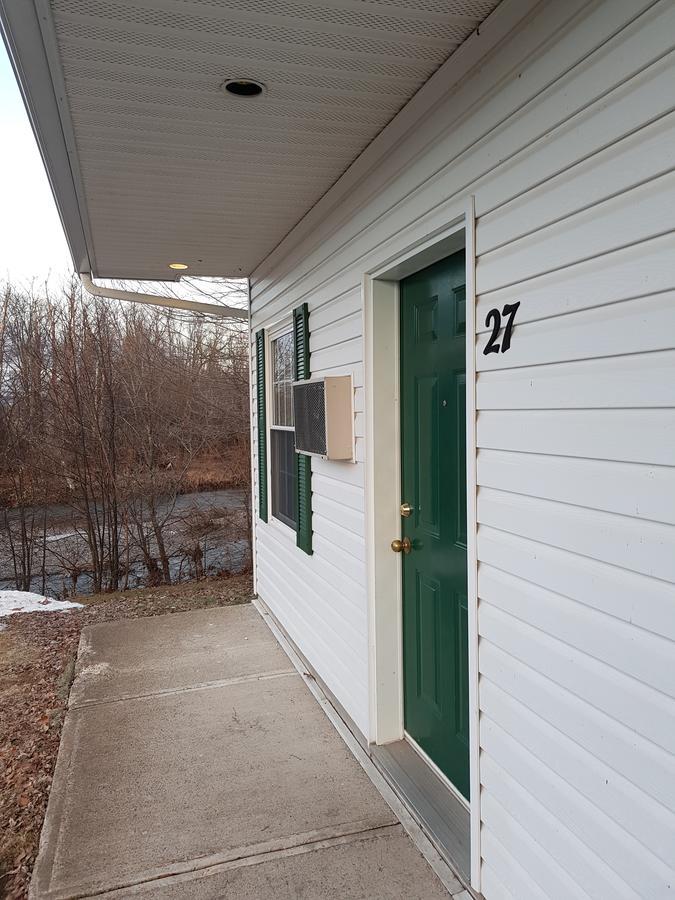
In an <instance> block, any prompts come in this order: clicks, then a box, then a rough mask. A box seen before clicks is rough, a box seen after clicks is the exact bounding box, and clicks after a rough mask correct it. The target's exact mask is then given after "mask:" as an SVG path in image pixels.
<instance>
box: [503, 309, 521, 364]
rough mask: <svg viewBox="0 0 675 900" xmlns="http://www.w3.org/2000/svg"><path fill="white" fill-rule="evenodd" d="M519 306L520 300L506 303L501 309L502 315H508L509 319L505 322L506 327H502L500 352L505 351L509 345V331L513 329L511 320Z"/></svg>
mask: <svg viewBox="0 0 675 900" xmlns="http://www.w3.org/2000/svg"><path fill="white" fill-rule="evenodd" d="M519 306H520V300H519V301H518V302H517V303H507V304H506V306H505V307H504V309H503V310H502V315H503V316H508V317H509V320H508V322H507V323H506V328H505V329H504V339H503V340H502V353H506V351H507V350H508V349H509V347H510V346H511V332H512V331H513V320H514V319H515V317H516V313H517V312H518V307H519Z"/></svg>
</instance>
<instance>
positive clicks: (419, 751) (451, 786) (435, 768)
mask: <svg viewBox="0 0 675 900" xmlns="http://www.w3.org/2000/svg"><path fill="white" fill-rule="evenodd" d="M403 740H404V741H407V742H408V743H409V744H410V746H411V747H412V748H413V750H414V751H415V752H416V753H417V755H418V756H420V757H421V758H422V761H423V762H424V763H426V764H427V766H429V768H430V769H431V771H432V772H433V773H434V775H435V776H436V778H438V780H439V781H440V782H441V784H442V785H443V786H444V787H445V788H446V789H447V790H449V791H450V793H451V794H452V795H453V797H454V798H455V800H457V802H458V803H461V804H462V806H463V807H464V808H465V809H466V811H467V812H469V811H470V809H471V807H470V806H469V801H468V800H467V799H466V797H465V796H464V795H463V794H460V792H459V791H458V790H457V788H456V787H455V785H454V784H453V783H452V782H451V781H450V779H449V778H448V776H447V775H446V774H445V772H442V771H441V770H440V769H439V768H438V766H437V765H436V763H435V762H434V761H433V759H432V758H431V757H430V756H429V755H428V754H427V753H425V752H424V750H422V748H421V747H420V745H419V744H418V743H417V741H416V740H415V738H414V737H411V736H410V735H409V734H408V732H407V731H404V732H403Z"/></svg>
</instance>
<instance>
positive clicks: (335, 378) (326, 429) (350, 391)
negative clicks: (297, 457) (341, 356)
mask: <svg viewBox="0 0 675 900" xmlns="http://www.w3.org/2000/svg"><path fill="white" fill-rule="evenodd" d="M293 416H294V423H295V449H296V452H297V453H307V454H310V455H311V456H321V457H322V458H323V459H340V460H349V461H353V459H354V387H353V384H352V376H351V375H330V376H326V377H325V378H310V379H307V380H306V381H296V382H295V383H294V384H293Z"/></svg>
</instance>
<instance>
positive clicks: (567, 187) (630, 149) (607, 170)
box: [476, 23, 675, 256]
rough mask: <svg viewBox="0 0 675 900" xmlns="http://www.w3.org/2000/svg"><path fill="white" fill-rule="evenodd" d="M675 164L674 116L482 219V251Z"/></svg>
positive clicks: (479, 235)
mask: <svg viewBox="0 0 675 900" xmlns="http://www.w3.org/2000/svg"><path fill="white" fill-rule="evenodd" d="M674 27H675V23H674ZM548 152H550V149H549V151H547V154H546V155H547V156H548ZM673 168H675V116H673V115H672V114H670V115H667V116H665V117H663V118H661V119H659V120H658V121H656V122H654V123H653V124H652V125H650V126H648V127H646V128H642V129H640V130H639V131H638V132H637V133H634V134H631V135H629V136H628V137H626V138H624V139H623V140H620V141H617V142H615V143H613V144H611V145H610V146H609V147H605V149H604V150H603V151H602V152H600V153H596V154H594V155H593V156H592V157H591V158H590V159H586V160H584V161H583V162H580V163H578V164H577V165H576V166H574V167H573V168H570V169H567V170H565V171H564V172H561V173H560V174H559V175H557V176H556V177H554V178H552V179H550V180H548V181H546V182H544V183H543V184H539V185H537V187H535V188H532V189H531V190H525V191H524V192H523V193H522V194H519V195H518V197H517V198H515V199H514V200H512V201H510V202H509V203H507V204H505V205H504V206H501V207H500V208H499V209H497V210H495V211H494V212H492V213H489V214H488V215H486V216H483V217H480V218H479V219H478V221H477V223H476V253H477V254H478V255H479V256H482V255H483V254H484V253H487V252H489V251H490V250H494V249H496V248H498V247H500V246H501V245H503V244H508V243H510V242H512V241H515V240H518V239H520V238H522V237H524V236H526V235H528V234H533V233H534V232H536V231H539V230H540V229H541V228H544V227H546V226H547V225H550V224H552V223H553V222H556V221H557V220H559V219H564V218H567V217H568V216H571V215H573V214H574V213H577V212H580V211H582V210H584V209H586V207H589V206H592V205H594V204H597V203H601V202H602V201H604V200H607V199H609V198H610V197H612V196H614V195H616V194H618V193H620V192H623V191H627V190H631V189H632V188H634V187H636V186H638V185H639V184H641V183H642V182H645V181H650V180H651V179H652V178H655V177H657V176H660V175H663V174H665V173H666V172H668V171H670V170H671V169H673ZM531 183H532V182H530V184H531Z"/></svg>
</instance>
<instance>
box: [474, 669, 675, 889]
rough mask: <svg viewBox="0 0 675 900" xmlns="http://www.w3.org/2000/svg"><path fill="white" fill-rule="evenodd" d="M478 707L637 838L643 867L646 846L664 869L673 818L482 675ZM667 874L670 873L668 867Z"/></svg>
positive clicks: (674, 843)
mask: <svg viewBox="0 0 675 900" xmlns="http://www.w3.org/2000/svg"><path fill="white" fill-rule="evenodd" d="M481 707H482V709H484V710H485V715H486V716H487V717H488V718H490V719H491V720H492V721H493V722H496V723H497V724H498V725H499V726H500V727H501V728H503V729H504V731H506V732H508V733H509V734H511V735H522V736H523V740H525V741H527V747H528V749H529V750H530V752H531V753H532V754H533V756H536V757H537V758H538V759H540V760H547V761H548V762H549V764H550V765H551V766H552V767H553V768H554V770H555V771H556V772H557V773H558V774H559V775H560V776H561V777H562V778H564V780H565V781H566V782H567V783H568V785H569V786H570V787H571V788H572V789H573V790H576V791H578V792H579V793H580V794H582V796H584V797H586V799H587V800H589V801H590V802H591V803H593V804H595V805H596V806H597V807H598V809H599V810H601V811H602V812H604V813H605V815H607V816H608V818H611V819H612V820H613V821H615V822H616V823H617V824H618V825H620V826H621V827H622V828H623V829H624V830H625V831H627V832H628V834H630V835H632V836H633V837H634V838H635V839H636V840H637V841H639V842H640V843H641V844H642V845H643V848H644V849H643V863H642V865H643V867H644V868H647V866H648V865H649V861H648V857H649V855H650V854H649V851H648V850H647V848H650V850H651V852H652V853H653V854H654V856H655V857H657V858H658V861H659V862H660V865H659V868H660V869H662V870H663V869H665V870H666V871H667V870H668V869H669V868H670V867H669V864H672V861H673V847H675V819H674V818H673V816H672V815H671V813H670V812H668V810H666V809H665V808H664V807H663V806H661V805H660V804H658V803H655V802H654V801H652V800H651V798H647V797H645V795H644V794H643V793H642V792H641V791H639V790H637V789H636V788H635V786H634V785H632V784H631V783H630V782H628V781H626V779H625V778H622V777H621V776H620V775H619V774H618V773H617V772H615V771H614V770H613V769H612V768H611V767H610V766H607V765H606V764H604V763H602V762H600V761H599V760H597V759H596V758H595V757H594V756H592V755H591V754H590V753H588V752H586V751H585V750H584V749H583V748H581V747H579V745H578V744H576V743H574V741H572V740H570V739H569V738H568V737H567V736H566V735H565V734H563V733H562V732H561V731H559V730H557V729H556V728H552V727H551V726H550V725H549V724H548V723H546V722H544V721H543V720H542V719H540V718H539V717H538V716H537V715H535V714H534V713H531V712H530V710H528V709H526V708H525V707H524V706H522V705H521V704H520V703H518V702H517V701H515V700H514V699H513V698H511V697H509V695H508V694H506V693H505V692H504V691H502V690H501V689H500V688H499V687H498V686H497V685H495V684H493V683H492V682H491V681H488V680H487V679H481ZM655 861H656V860H655ZM528 868H529V865H528ZM668 876H669V878H670V877H672V876H675V871H674V870H673V869H672V868H671V869H670V871H668ZM649 896H651V895H649Z"/></svg>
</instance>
